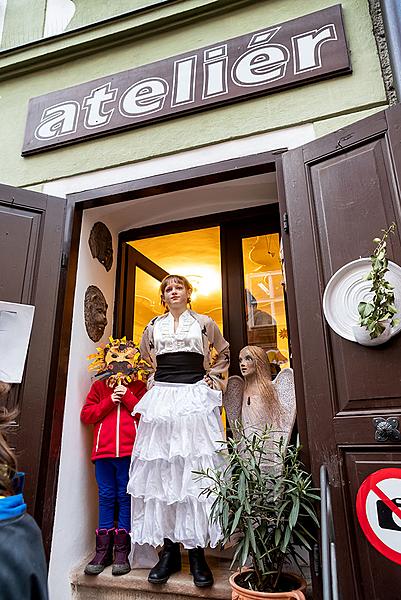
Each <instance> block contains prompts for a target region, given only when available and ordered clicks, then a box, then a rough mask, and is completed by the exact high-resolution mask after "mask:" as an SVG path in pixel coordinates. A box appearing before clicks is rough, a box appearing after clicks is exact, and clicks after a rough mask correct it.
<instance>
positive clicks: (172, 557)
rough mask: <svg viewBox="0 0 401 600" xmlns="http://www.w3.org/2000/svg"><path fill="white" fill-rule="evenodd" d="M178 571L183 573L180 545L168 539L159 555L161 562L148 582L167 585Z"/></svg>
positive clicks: (154, 568) (153, 570)
mask: <svg viewBox="0 0 401 600" xmlns="http://www.w3.org/2000/svg"><path fill="white" fill-rule="evenodd" d="M177 571H181V552H180V545H179V544H177V543H174V542H172V541H171V540H168V539H167V538H166V539H165V540H164V546H163V550H162V551H161V552H160V555H159V562H158V563H157V564H156V565H155V566H154V567H153V569H151V570H150V572H149V576H148V581H149V582H150V583H166V581H167V580H168V578H169V577H170V575H172V574H173V573H176V572H177Z"/></svg>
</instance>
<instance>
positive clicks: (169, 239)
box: [114, 204, 290, 375]
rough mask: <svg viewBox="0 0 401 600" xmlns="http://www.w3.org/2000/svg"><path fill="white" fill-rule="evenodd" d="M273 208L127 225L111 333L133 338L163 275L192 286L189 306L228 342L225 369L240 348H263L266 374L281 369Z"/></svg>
mask: <svg viewBox="0 0 401 600" xmlns="http://www.w3.org/2000/svg"><path fill="white" fill-rule="evenodd" d="M279 230H280V229H279V212H278V206H277V205H276V204H274V205H267V206H259V207H256V208H250V209H245V210H239V211H229V212H225V213H217V214H214V215H207V216H205V217H199V218H195V219H188V220H182V221H175V222H172V223H164V224H160V225H157V226H151V227H144V228H138V229H130V230H128V231H125V232H123V233H122V234H120V236H119V254H118V255H119V262H118V266H117V272H118V275H117V280H116V299H117V302H116V306H115V329H114V335H115V336H116V337H121V336H123V335H126V336H127V337H129V338H132V337H133V339H134V341H135V342H136V343H139V340H140V337H141V335H142V331H143V329H144V328H145V326H146V324H147V323H148V322H149V321H150V320H151V319H152V318H153V317H155V316H158V315H160V314H162V313H163V312H164V309H163V307H162V306H161V304H160V298H159V296H158V288H159V284H160V281H161V280H162V279H163V277H165V276H166V275H167V274H170V273H177V274H181V275H184V276H185V277H187V279H188V280H189V281H190V283H191V285H192V286H193V290H194V291H193V294H192V309H193V310H195V311H196V312H199V313H202V314H206V315H208V316H210V317H211V318H212V319H213V320H214V321H216V323H217V325H218V326H219V328H220V329H221V330H222V331H223V335H224V336H225V337H226V339H227V340H228V341H229V342H230V346H231V356H232V360H231V367H230V374H238V373H239V367H238V354H239V351H240V350H241V348H243V347H244V346H246V345H257V346H261V347H262V348H264V349H265V350H266V352H267V353H268V356H269V360H270V362H271V365H272V371H273V375H274V374H275V373H277V372H278V371H279V370H280V368H282V367H286V366H289V357H290V351H289V343H288V334H287V321H286V310H285V298H284V282H283V271H282V268H281V259H280V233H279Z"/></svg>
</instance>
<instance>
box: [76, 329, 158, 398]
mask: <svg viewBox="0 0 401 600" xmlns="http://www.w3.org/2000/svg"><path fill="white" fill-rule="evenodd" d="M96 350H97V353H96V354H90V355H89V356H88V360H91V361H92V363H91V364H90V365H89V366H88V370H89V371H96V377H99V378H102V379H103V378H107V385H109V386H110V387H114V386H115V385H120V384H124V385H127V384H128V383H130V382H131V381H133V380H134V379H144V378H146V375H147V374H148V373H149V368H148V366H149V365H148V364H147V363H146V362H145V361H144V360H143V359H142V357H141V354H140V352H139V348H138V346H137V345H136V344H134V342H133V341H131V340H128V341H127V338H126V337H125V336H124V337H123V338H121V339H114V338H112V337H109V343H108V344H106V345H105V346H99V347H98V348H96Z"/></svg>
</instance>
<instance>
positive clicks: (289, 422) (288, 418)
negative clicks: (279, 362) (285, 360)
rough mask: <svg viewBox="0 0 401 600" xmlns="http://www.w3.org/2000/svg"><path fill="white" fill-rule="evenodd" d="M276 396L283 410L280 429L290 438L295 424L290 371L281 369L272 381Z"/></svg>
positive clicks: (292, 375) (293, 390)
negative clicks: (282, 420)
mask: <svg viewBox="0 0 401 600" xmlns="http://www.w3.org/2000/svg"><path fill="white" fill-rule="evenodd" d="M273 385H274V387H275V388H276V392H277V396H278V398H279V401H280V404H281V406H282V408H283V410H284V422H283V426H282V429H283V431H285V432H286V433H287V435H288V438H289V437H290V436H291V432H292V429H293V427H294V423H295V417H296V414H297V407H296V401H295V385H294V371H293V370H292V369H283V370H282V371H280V373H279V374H278V375H277V377H276V378H275V379H274V381H273Z"/></svg>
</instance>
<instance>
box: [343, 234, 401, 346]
mask: <svg viewBox="0 0 401 600" xmlns="http://www.w3.org/2000/svg"><path fill="white" fill-rule="evenodd" d="M395 227H396V225H395V223H392V224H391V225H390V227H389V228H388V229H386V230H383V236H382V237H381V238H375V239H374V240H373V242H374V243H375V244H376V248H375V250H374V252H373V254H372V255H371V256H370V262H371V269H370V271H369V272H368V273H367V275H366V276H365V277H364V280H366V281H370V282H371V287H370V292H371V293H373V296H372V298H371V299H370V300H368V301H365V302H359V304H358V313H359V322H358V325H357V326H355V327H354V328H353V331H354V335H355V339H356V341H357V342H359V343H360V344H364V345H378V344H382V343H384V342H385V341H387V340H388V339H389V338H390V337H391V333H392V332H391V328H392V327H395V326H396V325H397V324H398V323H399V320H398V319H396V318H395V315H396V314H397V312H398V311H397V308H396V307H395V304H394V286H393V285H392V284H391V283H390V282H389V281H387V279H386V273H387V272H388V270H389V269H388V258H387V238H388V236H389V235H390V234H391V233H394V231H395Z"/></svg>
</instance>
